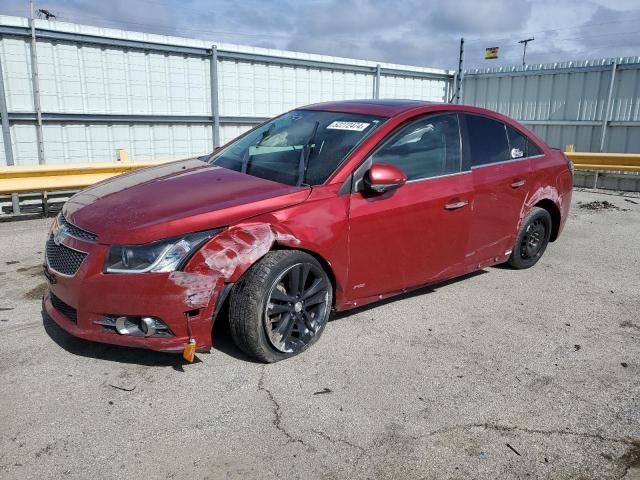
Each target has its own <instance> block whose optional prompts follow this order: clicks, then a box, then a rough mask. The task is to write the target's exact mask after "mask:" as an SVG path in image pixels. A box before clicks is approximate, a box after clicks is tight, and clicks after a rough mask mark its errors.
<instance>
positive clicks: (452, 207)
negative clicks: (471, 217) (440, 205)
mask: <svg viewBox="0 0 640 480" xmlns="http://www.w3.org/2000/svg"><path fill="white" fill-rule="evenodd" d="M468 204H469V202H468V201H466V200H460V201H459V202H453V203H447V204H446V205H445V206H444V208H446V209H447V210H457V209H458V208H462V207H465V206H467V205H468Z"/></svg>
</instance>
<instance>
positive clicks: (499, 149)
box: [466, 115, 511, 167]
mask: <svg viewBox="0 0 640 480" xmlns="http://www.w3.org/2000/svg"><path fill="white" fill-rule="evenodd" d="M466 119H467V132H468V135H469V149H470V151H471V166H474V167H477V166H480V165H487V164H489V163H497V162H504V161H506V160H511V153H510V149H509V141H508V139H507V129H506V125H505V124H504V123H502V122H499V121H497V120H493V119H492V118H489V117H483V116H480V115H466Z"/></svg>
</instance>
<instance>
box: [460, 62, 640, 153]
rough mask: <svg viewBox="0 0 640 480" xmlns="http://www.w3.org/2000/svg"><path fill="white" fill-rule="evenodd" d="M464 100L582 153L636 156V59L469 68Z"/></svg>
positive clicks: (639, 75) (639, 66)
mask: <svg viewBox="0 0 640 480" xmlns="http://www.w3.org/2000/svg"><path fill="white" fill-rule="evenodd" d="M463 101H464V103H468V104H471V105H477V106H480V107H485V108H489V109H491V110H497V111H499V112H501V113H504V114H505V115H508V116H510V117H512V118H515V119H516V120H519V121H520V122H522V123H524V124H526V125H527V126H529V127H531V128H532V129H533V130H534V131H535V132H536V133H537V134H538V135H540V136H541V137H542V138H544V139H545V140H546V141H547V142H548V143H549V144H551V145H553V146H557V147H563V146H564V145H566V144H569V143H571V144H574V145H575V149H576V151H582V152H602V151H604V152H619V153H637V152H640V57H627V58H618V59H601V60H592V61H583V62H566V63H556V64H547V65H528V66H526V67H525V68H524V69H523V68H522V67H511V68H505V69H503V68H497V69H484V70H471V71H468V72H466V75H465V76H464V81H463Z"/></svg>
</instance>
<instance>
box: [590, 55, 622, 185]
mask: <svg viewBox="0 0 640 480" xmlns="http://www.w3.org/2000/svg"><path fill="white" fill-rule="evenodd" d="M617 67H618V62H617V61H616V60H614V61H613V63H612V64H611V78H610V79H609V94H608V95H607V104H606V106H605V110H604V111H603V112H602V134H601V135H600V151H601V152H602V151H604V143H605V141H606V139H607V128H608V126H609V121H610V120H611V112H612V110H613V105H612V104H611V100H612V99H613V89H614V87H615V81H616V69H617ZM596 178H597V177H596ZM593 188H595V187H593Z"/></svg>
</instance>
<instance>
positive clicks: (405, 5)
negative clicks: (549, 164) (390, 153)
mask: <svg viewBox="0 0 640 480" xmlns="http://www.w3.org/2000/svg"><path fill="white" fill-rule="evenodd" d="M25 3H26V2H25V1H23V0H4V1H3V3H2V5H1V6H0V13H5V14H11V15H16V14H17V15H25V13H26V6H25ZM38 5H39V6H41V7H42V8H46V9H48V10H51V11H52V12H54V13H55V14H57V15H58V16H59V17H60V19H61V20H66V21H72V22H79V23H88V24H93V25H102V26H106V27H115V28H123V29H128V30H138V31H147V32H152V33H161V34H167V35H179V36H185V37H194V38H202V39H206V40H209V41H211V42H230V43H240V44H250V45H256V46H263V47H270V48H287V49H291V50H297V51H303V52H310V53H320V54H327V55H336V56H346V57H356V58H366V59H371V60H375V61H385V62H392V63H406V64H412V65H423V66H430V67H440V68H455V67H456V66H457V56H458V42H459V39H460V37H462V36H464V37H465V52H466V53H465V59H466V66H467V67H487V66H497V65H509V64H519V63H520V61H521V55H522V46H521V45H520V44H518V40H521V39H523V38H528V37H534V38H535V41H533V42H531V43H530V44H529V46H528V49H527V61H528V63H546V62H560V61H566V60H576V59H585V58H598V57H610V56H622V55H633V54H636V53H637V52H638V47H640V33H639V32H638V31H637V29H635V25H637V24H638V22H639V21H640V9H639V7H640V6H639V5H638V3H637V0H567V1H564V2H558V1H556V0H536V1H534V0H484V1H483V2H478V1H476V0H457V1H454V0H449V1H446V2H435V1H424V0H402V1H396V2H391V1H389V0H307V1H301V0H299V1H296V0H271V1H264V0H261V1H259V0H243V1H242V2H238V1H235V0H216V1H211V0H182V1H181V0H165V1H163V0H135V1H132V0H112V1H108V2H97V1H95V0H66V1H64V0H40V1H39V2H38ZM567 18H569V19H571V20H569V21H567V20H565V19H567ZM495 46H498V47H500V58H499V60H497V61H491V62H489V61H486V60H484V57H483V54H484V49H485V48H486V47H495Z"/></svg>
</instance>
